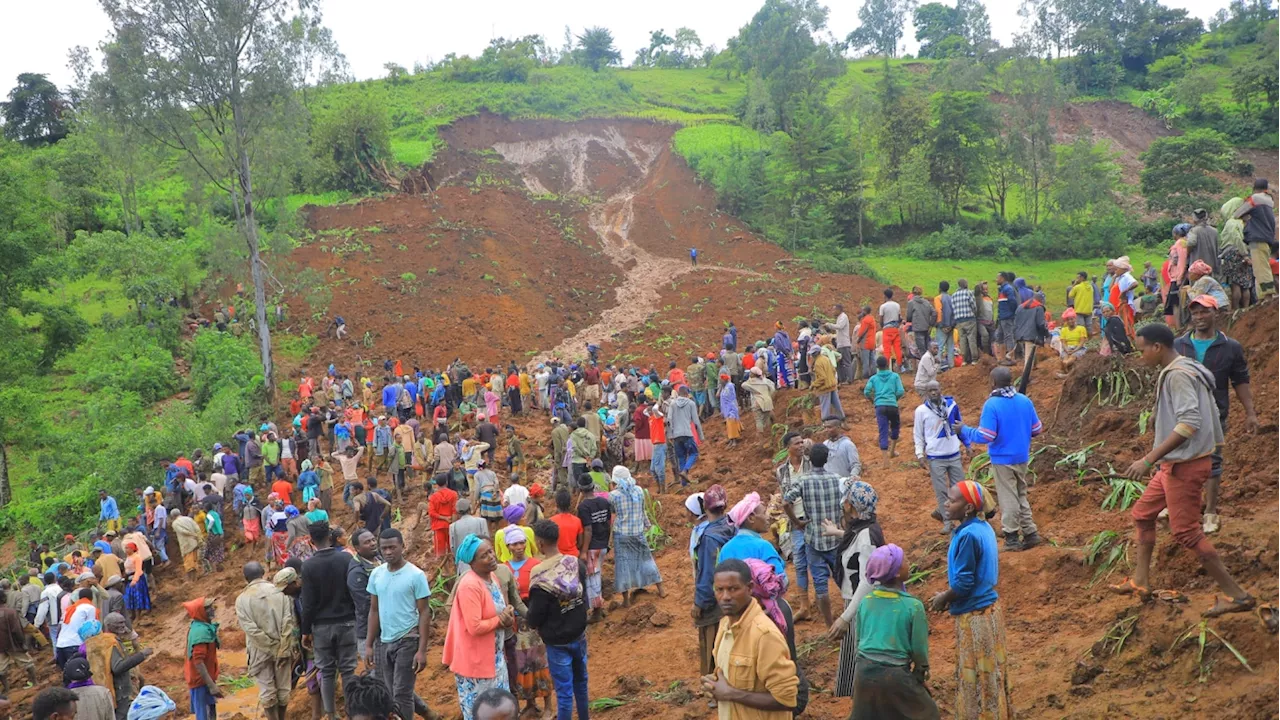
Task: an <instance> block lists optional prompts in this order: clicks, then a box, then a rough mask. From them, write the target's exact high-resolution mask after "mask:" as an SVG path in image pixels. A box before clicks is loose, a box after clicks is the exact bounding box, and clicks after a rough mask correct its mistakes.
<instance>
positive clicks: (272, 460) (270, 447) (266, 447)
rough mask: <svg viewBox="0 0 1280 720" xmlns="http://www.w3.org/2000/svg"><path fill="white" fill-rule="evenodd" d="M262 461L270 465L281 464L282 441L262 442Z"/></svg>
mask: <svg viewBox="0 0 1280 720" xmlns="http://www.w3.org/2000/svg"><path fill="white" fill-rule="evenodd" d="M262 462H264V463H266V464H268V465H279V464H280V443H278V442H264V443H262Z"/></svg>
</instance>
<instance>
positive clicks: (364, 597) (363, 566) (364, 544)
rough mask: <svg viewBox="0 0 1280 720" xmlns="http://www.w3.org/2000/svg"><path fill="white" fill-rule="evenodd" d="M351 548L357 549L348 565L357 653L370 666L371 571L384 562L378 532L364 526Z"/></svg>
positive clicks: (356, 533) (355, 533)
mask: <svg viewBox="0 0 1280 720" xmlns="http://www.w3.org/2000/svg"><path fill="white" fill-rule="evenodd" d="M351 549H352V550H353V551H355V554H354V556H353V557H352V558H351V565H350V566H348V567H347V592H349V593H351V604H352V605H354V606H355V608H356V654H357V655H358V656H359V658H360V661H361V662H363V663H365V667H366V668H368V667H369V662H370V660H369V655H368V654H367V653H366V648H365V640H366V639H367V638H368V637H369V605H370V603H371V601H370V599H369V573H372V572H373V569H374V568H376V567H378V566H379V565H381V564H382V561H381V560H379V558H378V534H377V533H373V532H370V531H368V530H366V529H364V528H359V529H357V530H356V531H355V532H354V533H352V535H351Z"/></svg>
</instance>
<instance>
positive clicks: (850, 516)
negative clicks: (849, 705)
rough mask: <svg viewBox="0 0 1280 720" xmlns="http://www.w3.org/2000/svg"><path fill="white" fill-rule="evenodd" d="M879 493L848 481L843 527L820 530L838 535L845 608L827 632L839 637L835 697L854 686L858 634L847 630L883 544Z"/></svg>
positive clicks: (829, 525) (848, 693)
mask: <svg viewBox="0 0 1280 720" xmlns="http://www.w3.org/2000/svg"><path fill="white" fill-rule="evenodd" d="M878 503H879V496H877V495H876V491H875V488H873V487H871V486H870V485H868V484H867V483H865V482H863V481H861V480H855V481H853V482H851V483H849V486H848V487H847V488H845V493H844V501H843V503H842V505H843V508H844V525H845V527H844V529H843V530H841V529H840V528H837V527H836V526H835V525H834V524H833V523H831V522H830V521H828V522H827V523H826V524H824V525H823V528H822V531H823V533H825V534H827V535H831V536H835V537H839V538H840V545H839V546H838V547H836V556H837V557H839V558H840V565H839V566H838V567H837V568H836V571H837V573H838V576H837V578H836V579H837V580H838V581H839V583H840V595H841V597H843V598H844V602H845V605H844V611H843V612H841V613H840V617H838V618H836V621H835V622H834V623H832V625H831V629H830V630H828V631H827V637H828V638H830V639H831V640H839V639H841V638H843V640H842V641H841V643H840V663H839V665H837V666H836V697H851V696H852V695H853V686H854V664H855V662H856V657H857V651H858V636H857V633H856V632H849V630H850V628H851V627H854V625H853V622H854V619H855V618H856V615H857V612H858V605H859V604H861V602H862V599H863V598H865V597H866V596H867V594H868V593H870V592H871V582H870V580H868V579H867V563H868V562H870V561H871V554H872V553H873V552H874V551H875V549H876V548H878V547H880V546H882V545H884V531H883V530H881V529H880V522H879V521H878V520H877V519H876V505H877V504H878Z"/></svg>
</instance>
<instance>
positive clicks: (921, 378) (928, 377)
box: [916, 352, 938, 388]
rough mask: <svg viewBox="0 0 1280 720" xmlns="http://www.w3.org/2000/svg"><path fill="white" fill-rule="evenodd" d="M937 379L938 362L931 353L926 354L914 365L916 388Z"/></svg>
mask: <svg viewBox="0 0 1280 720" xmlns="http://www.w3.org/2000/svg"><path fill="white" fill-rule="evenodd" d="M937 379H938V361H937V360H936V359H935V358H934V357H933V353H931V352H926V353H925V354H924V356H923V357H921V358H920V362H919V363H918V364H917V365H916V388H919V387H920V386H922V385H924V384H925V383H927V382H930V381H932V380H937Z"/></svg>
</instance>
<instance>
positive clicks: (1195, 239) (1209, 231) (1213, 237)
mask: <svg viewBox="0 0 1280 720" xmlns="http://www.w3.org/2000/svg"><path fill="white" fill-rule="evenodd" d="M1191 217H1192V219H1193V222H1192V224H1191V231H1190V232H1188V233H1187V267H1191V266H1192V265H1194V264H1195V262H1196V261H1197V260H1203V261H1204V262H1205V264H1206V265H1208V266H1209V269H1210V270H1212V271H1213V273H1214V274H1217V272H1218V231H1217V230H1216V229H1214V227H1213V226H1212V225H1210V224H1209V211H1208V210H1205V209H1204V208H1197V209H1196V210H1195V211H1193V212H1192V213H1191Z"/></svg>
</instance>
